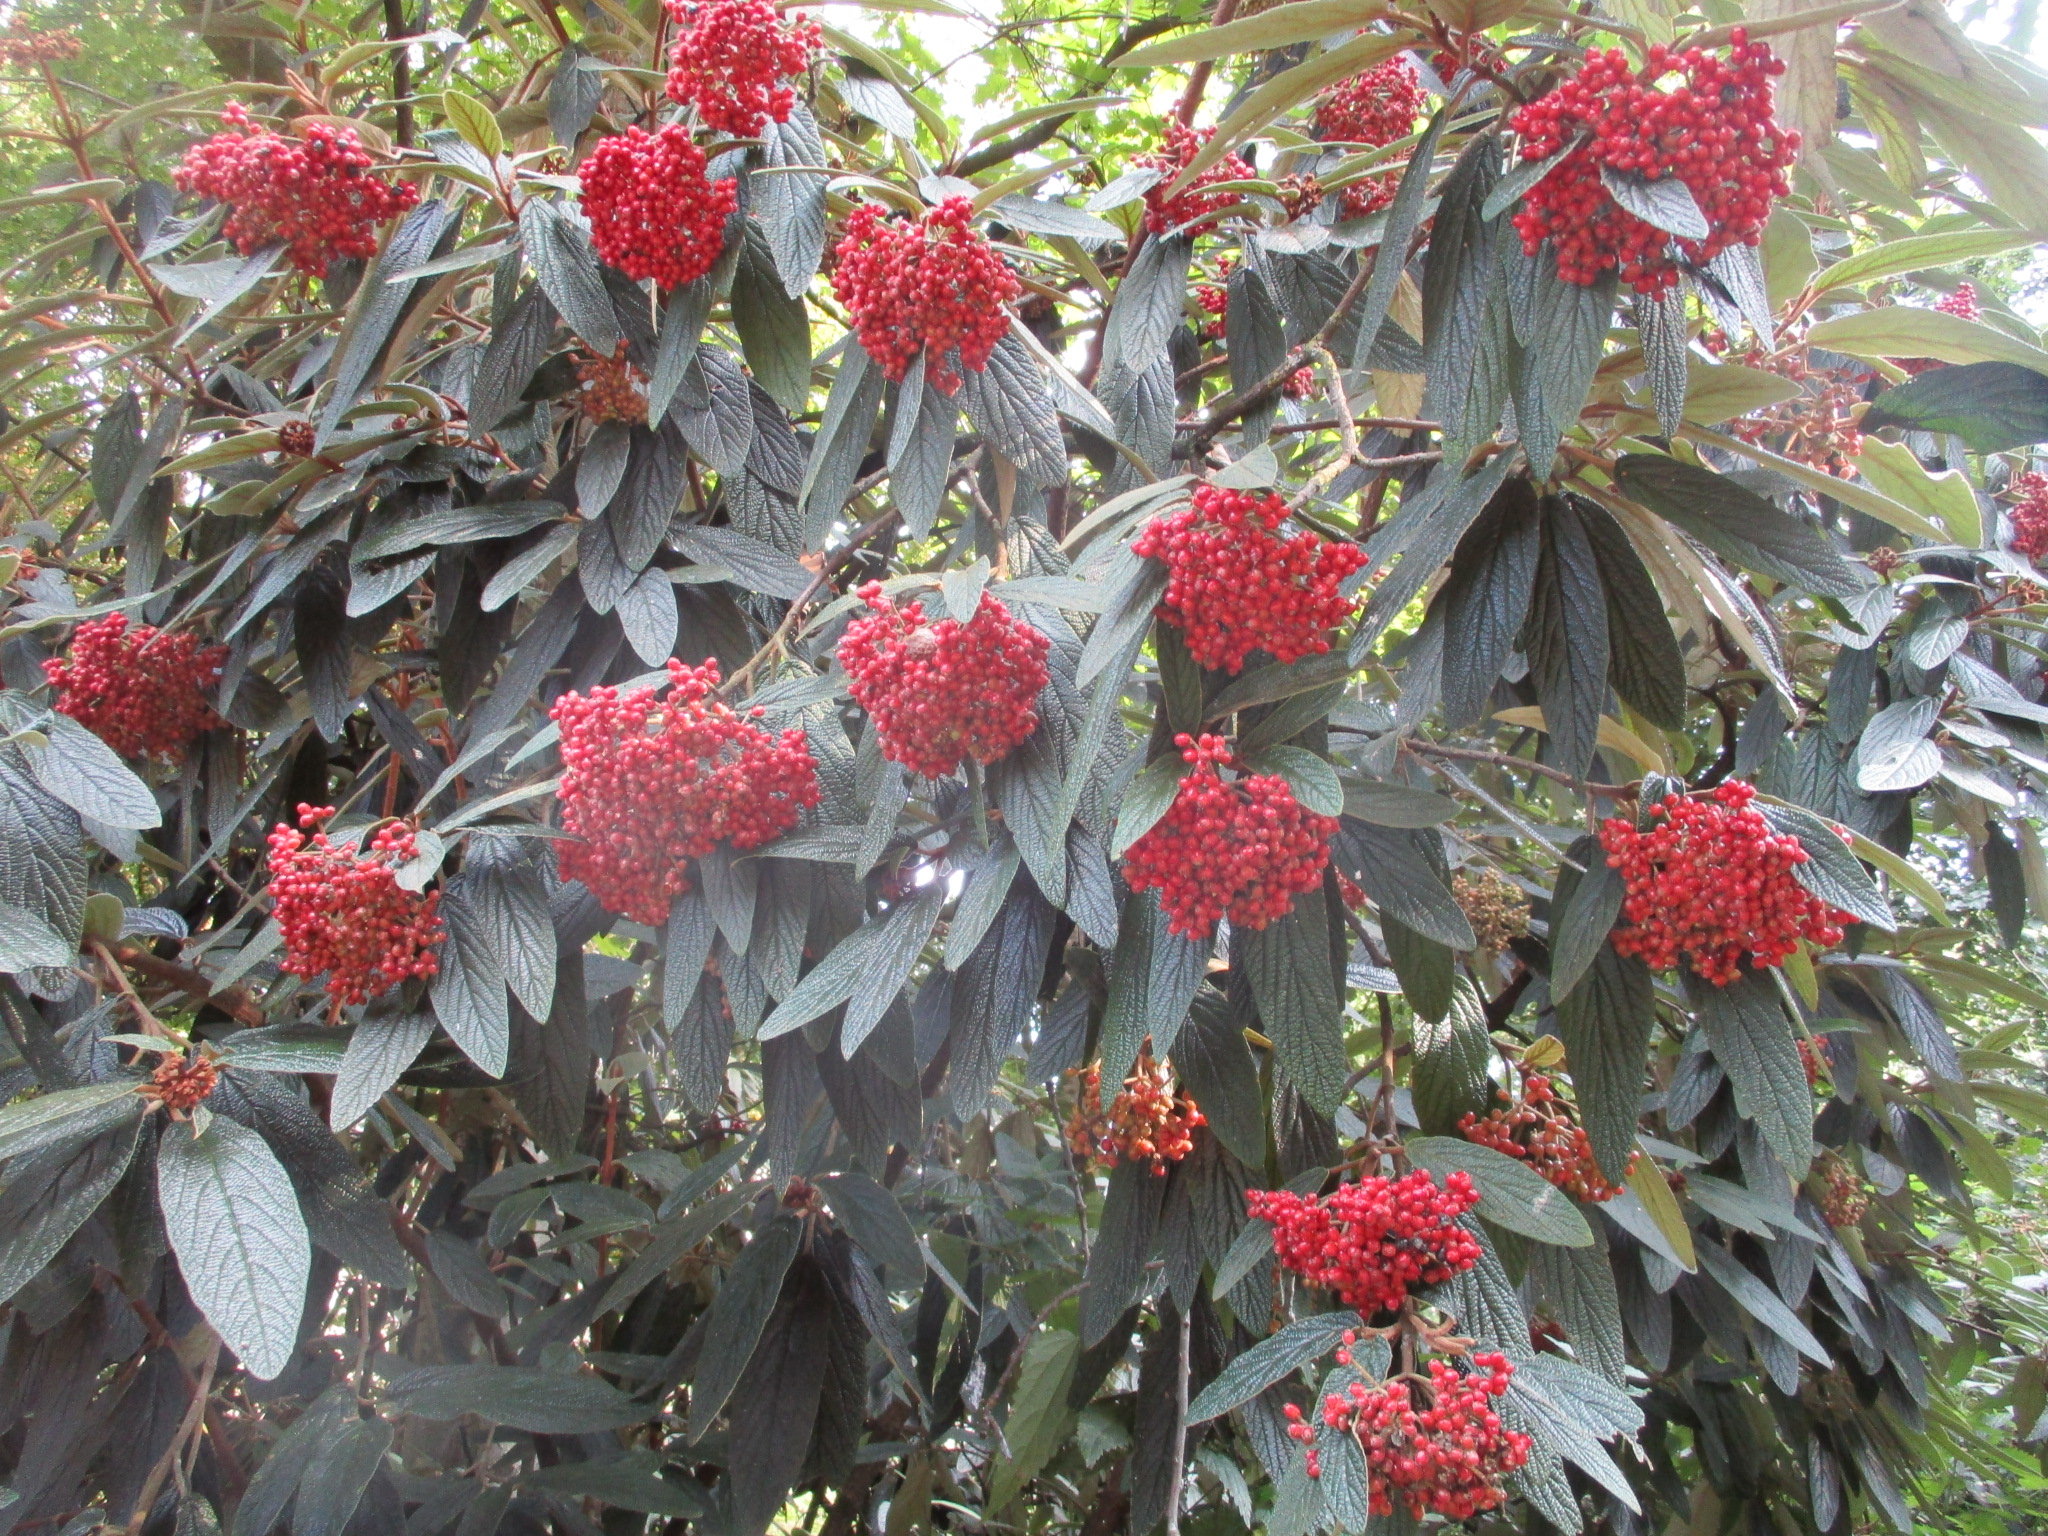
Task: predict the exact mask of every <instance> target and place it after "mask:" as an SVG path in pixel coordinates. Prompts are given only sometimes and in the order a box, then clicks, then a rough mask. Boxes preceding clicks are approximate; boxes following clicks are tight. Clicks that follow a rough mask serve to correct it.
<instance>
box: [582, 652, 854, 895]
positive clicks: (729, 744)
mask: <svg viewBox="0 0 2048 1536" xmlns="http://www.w3.org/2000/svg"><path fill="white" fill-rule="evenodd" d="M668 676H669V681H668V697H667V699H666V700H663V701H660V702H657V701H656V698H655V693H656V689H655V688H654V687H646V688H635V689H632V690H630V691H628V692H625V693H621V692H620V691H619V690H618V689H616V688H609V687H605V688H593V689H591V690H590V692H589V693H587V694H582V693H565V694H563V695H562V696H561V697H560V698H559V699H557V700H556V701H555V704H554V707H553V708H552V709H551V710H549V711H548V717H549V718H550V719H552V720H553V721H554V722H555V723H556V724H557V725H558V726H559V727H560V728H561V732H562V744H561V751H562V788H561V791H560V795H561V802H562V827H563V830H565V831H566V832H568V833H569V834H570V836H569V839H567V840H564V841H563V842H561V843H559V844H557V848H558V850H559V853H558V859H559V864H560V868H561V872H562V878H563V879H564V880H581V881H582V882H583V884H584V885H585V886H586V887H587V888H588V889H589V891H590V894H591V895H593V896H595V897H596V898H597V899H598V901H599V902H600V903H601V904H602V905H603V906H604V907H605V909H606V910H607V911H611V912H618V913H622V914H623V915H625V916H626V917H629V918H631V919H633V921H635V922H637V923H647V924H649V925H650V926H658V925H659V924H661V923H663V922H666V921H667V920H668V909H669V904H670V903H671V902H672V901H673V900H674V899H675V898H676V897H677V896H680V895H681V894H682V893H683V892H685V891H687V890H688V889H689V888H690V882H689V879H688V877H687V875H686V874H685V869H686V867H687V865H688V864H689V862H690V861H691V860H692V859H701V858H703V857H704V855H706V854H707V853H709V852H710V851H711V849H712V847H713V846H714V845H715V844H718V843H721V842H724V843H730V844H731V845H732V846H733V847H734V848H737V849H741V850H745V849H748V848H758V847H760V846H761V845H762V844H763V843H765V842H767V841H768V840H769V839H770V838H774V837H779V836H780V835H781V834H782V833H784V832H786V831H788V830H789V829H790V828H791V827H793V826H795V825H796V821H797V818H798V816H799V815H801V814H802V812H803V810H804V809H805V808H807V807H809V806H814V805H816V804H817V803H818V774H817V768H816V766H815V765H814V764H813V763H812V761H811V754H810V749H809V747H807V746H806V745H805V743H804V733H803V732H802V731H801V730H799V729H796V728H794V727H792V728H791V729H789V730H787V731H784V732H783V733H782V735H781V737H780V738H779V739H778V738H776V737H774V736H771V735H770V734H769V733H768V732H767V731H764V730H763V729H761V727H759V726H758V725H755V724H754V723H753V722H752V720H751V719H749V718H748V717H745V716H742V715H739V714H737V713H735V712H734V711H733V710H732V709H731V708H730V707H729V706H727V705H726V704H724V703H722V702H720V701H719V700H718V699H715V698H713V697H712V696H711V693H712V690H713V689H714V688H716V687H717V686H718V663H717V662H716V661H707V662H705V663H704V665H702V666H701V667H687V666H684V665H683V663H682V662H680V661H676V660H674V659H671V660H670V661H669V664H668ZM753 714H754V716H755V717H758V716H759V715H760V714H761V711H760V710H758V709H757V710H755V711H753Z"/></svg>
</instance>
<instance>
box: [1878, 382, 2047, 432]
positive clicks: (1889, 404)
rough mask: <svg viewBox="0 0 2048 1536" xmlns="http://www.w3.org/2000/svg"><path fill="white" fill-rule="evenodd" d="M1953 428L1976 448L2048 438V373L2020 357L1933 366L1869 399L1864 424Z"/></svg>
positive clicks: (1939, 429) (1917, 428)
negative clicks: (2010, 360) (2023, 362)
mask: <svg viewBox="0 0 2048 1536" xmlns="http://www.w3.org/2000/svg"><path fill="white" fill-rule="evenodd" d="M1880 427H1906V428H1909V429H1911V430H1915V431H1920V432H1933V433H1945V432H1952V433H1954V434H1955V435H1956V436H1957V437H1960V438H1961V439H1962V440H1963V441H1964V442H1965V443H1968V444H1969V445H1970V447H1971V449H1972V450H1974V451H1975V452H1977V453H2004V452H2005V451H2007V450H2008V449H2012V448H2028V447H2032V446H2033V445H2034V444H2036V443H2048V378H2043V377H2042V376H2041V375H2040V374H2039V373H2037V372H2035V371H2034V370H2033V369H2032V368H2028V367H2024V366H2022V365H2021V364H2019V363H1964V364H1961V365H1959V366H1957V367H1953V368H1933V369H1929V370H1928V371H1927V372H1926V373H1923V374H1921V375H1920V376H1919V377H1918V378H1915V379H1908V380H1907V381H1906V382H1905V383H1904V384H1901V385H1900V386H1899V387H1898V388H1896V389H1888V390H1886V391H1885V392H1884V393H1883V394H1881V395H1879V396H1878V397H1877V398H1876V399H1875V400H1873V401H1871V403H1870V409H1869V410H1868V411H1866V412H1865V413H1864V416H1863V428H1864V430H1865V431H1870V432H1875V431H1877V430H1878V429H1879V428H1880Z"/></svg>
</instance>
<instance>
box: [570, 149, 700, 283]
mask: <svg viewBox="0 0 2048 1536" xmlns="http://www.w3.org/2000/svg"><path fill="white" fill-rule="evenodd" d="M582 177H583V212H584V214H585V215H586V216H587V217H588V218H589V220H590V243H591V244H592V245H593V246H595V247H596V248H597V254H598V255H599V256H600V257H602V258H603V259H604V260H605V261H607V262H609V263H610V264H611V265H612V266H615V267H617V268H618V269H619V270H620V271H621V272H623V273H625V274H626V276H628V277H630V278H632V279H633V280H634V281H635V282H642V281H645V280H646V279H648V278H652V279H654V284H655V286H656V287H657V288H660V289H662V290H663V291H667V290H668V289H671V288H680V287H682V286H683V285H684V284H685V283H692V282H695V281H696V280H697V279H698V278H700V277H702V276H703V275H704V274H705V273H706V272H709V271H710V270H711V268H712V266H713V264H714V263H716V262H717V260H718V253H719V252H720V251H722V250H724V249H725V221H726V219H727V218H728V217H729V216H730V215H731V214H732V212H733V210H734V209H736V208H738V207H739V182H738V181H737V180H735V179H734V178H733V177H730V176H724V177H721V178H719V179H718V180H717V181H713V180H711V179H710V178H709V177H708V176H706V175H705V174H704V151H703V150H701V149H699V148H698V147H697V146H696V145H695V144H694V143H692V142H691V140H690V134H689V130H688V129H686V128H684V127H683V126H682V125H681V124H680V123H668V124H665V125H664V126H663V127H661V128H660V129H658V130H657V131H656V132H654V133H649V132H647V130H646V129H644V128H640V127H632V128H628V129H627V130H626V131H625V132H624V133H619V134H613V135H612V136H611V137H610V138H606V139H600V140H598V142H597V146H596V147H595V148H594V149H592V150H591V152H590V156H589V158H588V159H586V160H585V161H584V162H583V169H582Z"/></svg>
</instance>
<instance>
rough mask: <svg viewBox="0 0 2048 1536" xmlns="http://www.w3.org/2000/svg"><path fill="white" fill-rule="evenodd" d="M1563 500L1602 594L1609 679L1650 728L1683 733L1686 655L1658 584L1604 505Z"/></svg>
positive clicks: (1570, 498)
mask: <svg viewBox="0 0 2048 1536" xmlns="http://www.w3.org/2000/svg"><path fill="white" fill-rule="evenodd" d="M1567 499H1568V500H1569V501H1570V502H1571V504H1572V506H1573V508H1574V509H1575V510H1576V511H1577V512H1578V514H1579V526H1580V527H1581V528H1582V529H1584V530H1585V534H1586V538H1587V540H1588V541H1589V542H1590V543H1591V544H1592V546H1593V558H1594V561H1595V562H1596V563H1597V564H1598V565H1599V568H1600V586H1601V589H1602V591H1604V592H1605V593H1606V594H1607V643H1608V658H1607V678H1608V681H1609V682H1610V683H1612V684H1613V685H1614V691H1615V692H1616V693H1618V694H1620V695H1621V697H1622V699H1623V700H1624V701H1625V702H1626V703H1627V704H1628V705H1629V706H1630V707H1631V708H1633V709H1635V710H1636V711H1637V712H1638V713H1640V714H1641V715H1642V716H1643V717H1644V718H1645V719H1646V720H1648V721H1649V722H1650V723H1651V724H1652V725H1661V726H1663V727H1664V728H1665V729H1666V730H1668V731H1676V730H1682V729H1684V727H1685V653H1684V652H1683V651H1681V650H1680V649H1679V647H1678V640H1677V637H1676V636H1675V635H1673V634H1672V632H1671V621H1670V620H1669V619H1668V618H1667V617H1665V613H1664V598H1663V596H1662V594H1660V593H1659V592H1658V591H1657V584H1656V583H1655V582H1654V581H1652V580H1651V579H1650V573H1649V571H1648V570H1647V569H1645V568H1644V565H1643V558H1642V556H1641V555H1639V554H1637V553H1636V548H1635V545H1634V544H1632V543H1630V542H1629V537H1628V535H1627V534H1626V533H1624V532H1623V531H1622V527H1621V524H1619V523H1617V522H1616V521H1615V520H1614V517H1613V515H1612V514H1611V513H1609V512H1608V510H1607V509H1606V508H1605V507H1603V506H1601V505H1600V504H1599V503H1598V502H1594V501H1590V500H1588V499H1586V498H1585V497H1582V496H1571V497H1568V498H1567Z"/></svg>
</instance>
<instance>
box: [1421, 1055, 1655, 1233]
mask: <svg viewBox="0 0 2048 1536" xmlns="http://www.w3.org/2000/svg"><path fill="white" fill-rule="evenodd" d="M1494 1096H1495V1097H1496V1098H1498V1099H1499V1100H1500V1101H1501V1102H1502V1104H1504V1105H1505V1106H1506V1107H1505V1108H1502V1109H1496V1110H1492V1111H1489V1112H1488V1114H1487V1115H1486V1118H1484V1119H1483V1120H1482V1119H1481V1118H1480V1117H1479V1116H1477V1115H1473V1114H1467V1115H1466V1116H1465V1117H1464V1118H1463V1119H1461V1120H1460V1121H1459V1122H1458V1129H1459V1130H1461V1131H1463V1132H1464V1133H1465V1139H1466V1140H1467V1141H1470V1142H1472V1143H1474V1144H1475V1145H1478V1146H1482V1147H1491V1148H1493V1150H1494V1151H1496V1152H1505V1153H1506V1154H1507V1155H1508V1156H1509V1157H1514V1158H1520V1159H1521V1160H1522V1161H1523V1162H1525V1163H1527V1164H1528V1165H1529V1166H1530V1167H1531V1168H1534V1169H1535V1170H1536V1171H1537V1172H1538V1173H1540V1174H1542V1175H1543V1177H1544V1178H1545V1179H1547V1180H1549V1182H1551V1183H1552V1184H1555V1185H1556V1186H1557V1187H1558V1188H1559V1189H1561V1190H1563V1191H1564V1192H1565V1193H1566V1194H1568V1195H1570V1196H1571V1197H1572V1198H1573V1199H1574V1200H1585V1201H1589V1202H1594V1203H1597V1202H1600V1201H1605V1200H1612V1199H1613V1198H1614V1197H1615V1196H1616V1195H1618V1194H1620V1193H1621V1192H1622V1190H1623V1189H1624V1188H1626V1187H1627V1186H1625V1185H1622V1184H1616V1183H1613V1182H1612V1181H1610V1180H1609V1179H1608V1177H1607V1176H1606V1175H1605V1174H1603V1173H1602V1172H1601V1171H1600V1165H1599V1163H1597V1162H1596V1161H1594V1158H1593V1143H1592V1142H1591V1141H1590V1140H1589V1139H1588V1138H1587V1136H1586V1131H1585V1127H1584V1126H1582V1125H1580V1124H1579V1123H1578V1121H1577V1120H1576V1119H1574V1118H1573V1117H1572V1112H1571V1106H1570V1105H1569V1104H1567V1103H1566V1102H1565V1101H1564V1100H1563V1099H1562V1098H1560V1097H1559V1096H1558V1092H1557V1090H1556V1089H1555V1088H1553V1087H1552V1086H1551V1083H1550V1079H1549V1078H1547V1077H1545V1076H1544V1075H1543V1074H1542V1073H1540V1072H1529V1073H1525V1074H1524V1076H1523V1082H1522V1094H1521V1097H1520V1098H1519V1099H1518V1098H1516V1097H1515V1096H1514V1095H1513V1094H1512V1093H1510V1092H1509V1091H1508V1090H1507V1089H1505V1088H1502V1089H1500V1090H1499V1091H1498V1092H1497V1093H1496V1094H1495V1095H1494ZM1637 1155H1638V1154H1636V1153H1633V1152H1631V1153H1630V1154H1629V1159H1628V1166H1629V1169H1631V1170H1633V1169H1634V1167H1635V1165H1636V1158H1637Z"/></svg>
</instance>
